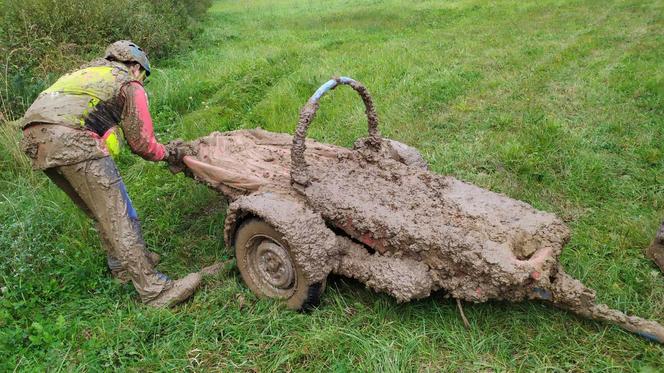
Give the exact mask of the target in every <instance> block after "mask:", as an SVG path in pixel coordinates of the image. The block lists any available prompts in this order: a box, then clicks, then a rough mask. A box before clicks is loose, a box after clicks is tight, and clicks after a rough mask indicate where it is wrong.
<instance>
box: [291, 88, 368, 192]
mask: <svg viewBox="0 0 664 373" xmlns="http://www.w3.org/2000/svg"><path fill="white" fill-rule="evenodd" d="M339 84H346V85H349V86H351V88H353V89H354V90H355V91H356V92H357V93H358V94H359V95H360V97H361V98H362V101H363V102H364V106H365V109H366V110H365V112H366V114H367V121H368V122H369V138H370V139H371V142H372V143H374V144H379V143H380V133H379V132H378V115H377V114H376V109H375V107H374V104H373V100H372V99H371V95H370V94H369V91H368V90H367V89H366V87H364V86H363V85H362V83H360V82H358V81H356V80H354V79H351V78H348V77H345V76H342V77H338V78H333V79H330V80H329V81H327V83H325V84H323V85H322V86H320V88H318V90H316V92H315V93H314V94H313V95H312V96H311V97H310V98H309V100H308V101H307V103H306V104H305V105H304V106H303V107H302V110H300V119H299V121H298V122H297V129H296V130H295V135H294V136H293V147H292V149H291V181H292V182H293V183H295V184H299V185H302V186H306V185H309V183H310V179H309V175H308V174H307V162H306V161H305V159H304V151H305V150H306V148H307V146H306V144H305V139H306V138H307V130H308V129H309V125H310V124H311V122H312V121H313V120H314V117H315V116H316V111H318V108H319V107H320V104H319V102H318V101H319V100H320V99H321V97H323V95H325V93H327V92H328V91H330V90H332V89H334V88H336V87H337V86H338V85H339Z"/></svg>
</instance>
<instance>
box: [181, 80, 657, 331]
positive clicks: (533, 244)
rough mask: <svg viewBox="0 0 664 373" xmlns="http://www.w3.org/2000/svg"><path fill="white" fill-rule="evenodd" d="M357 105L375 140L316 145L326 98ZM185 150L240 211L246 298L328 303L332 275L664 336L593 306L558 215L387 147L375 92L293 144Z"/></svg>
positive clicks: (414, 294)
mask: <svg viewBox="0 0 664 373" xmlns="http://www.w3.org/2000/svg"><path fill="white" fill-rule="evenodd" d="M340 84H345V85H349V86H350V87H352V88H353V89H354V90H355V91H357V92H358V93H359V95H360V96H361V98H362V100H363V101H364V104H365V106H366V113H367V116H368V119H369V120H368V122H369V135H368V137H366V138H362V139H359V140H357V142H356V143H355V145H354V147H353V149H346V148H342V147H337V146H333V145H327V144H321V143H317V142H314V141H311V140H306V134H307V129H308V127H309V125H310V123H311V121H312V120H313V118H314V116H315V114H316V110H317V109H318V106H319V100H320V98H321V97H322V96H323V95H324V94H325V93H326V92H328V91H329V90H331V89H333V88H335V87H336V86H338V85H340ZM188 146H189V147H190V148H191V149H193V151H194V153H195V155H193V156H188V157H185V164H186V165H187V168H188V174H189V175H191V176H193V177H195V178H196V179H197V180H199V181H201V182H204V183H206V184H207V185H209V186H210V187H212V188H214V189H216V190H218V191H220V192H222V193H223V194H224V195H226V196H227V197H228V198H229V200H230V201H231V203H230V205H229V211H228V215H227V218H226V222H225V238H226V242H227V244H229V245H232V247H233V248H234V249H235V254H236V257H237V263H238V267H239V269H240V272H241V274H242V278H243V279H244V281H245V282H246V284H247V286H249V288H250V289H251V290H252V291H253V292H254V293H256V294H257V295H258V296H261V297H268V298H278V299H283V300H284V302H285V303H286V304H287V305H288V307H289V308H292V309H309V308H311V307H314V306H316V305H317V304H318V302H319V300H320V296H321V293H322V292H323V290H324V288H325V280H326V278H327V276H328V275H329V274H330V273H336V274H340V275H343V276H347V277H352V278H355V279H357V280H359V281H361V282H363V283H364V284H366V285H367V286H368V287H370V288H372V289H374V290H376V291H379V292H385V293H388V294H390V295H391V296H393V297H394V298H396V299H397V300H398V301H399V302H405V301H409V300H412V299H419V298H423V297H427V296H429V295H430V294H431V292H432V291H435V290H439V289H443V290H444V291H446V292H447V294H449V296H451V297H454V298H457V299H462V300H465V301H470V302H485V301H487V300H490V299H496V300H508V301H514V302H516V301H521V300H524V299H537V300H542V301H545V302H548V303H551V304H553V305H555V306H557V307H560V308H564V309H567V310H569V311H572V312H574V313H576V314H579V315H582V316H585V317H589V318H592V319H596V320H605V321H609V322H612V323H615V324H617V325H619V326H621V327H623V328H625V329H627V330H629V331H631V332H634V333H637V334H639V335H641V336H644V337H646V338H648V339H651V340H653V341H657V342H660V343H664V327H662V326H661V325H660V324H658V323H657V322H655V321H649V320H645V319H641V318H638V317H633V316H626V315H625V314H623V313H621V312H620V311H617V310H613V309H610V308H608V307H607V306H605V305H601V304H596V303H595V294H594V291H592V290H591V289H588V288H586V287H585V286H583V285H582V284H581V283H580V282H579V281H577V280H575V279H573V278H571V277H570V276H569V275H567V274H566V273H565V272H564V270H563V269H562V267H561V266H560V264H559V263H558V258H559V256H560V253H561V251H562V249H563V247H564V245H565V244H566V243H567V241H568V238H569V230H568V228H567V227H566V226H565V225H564V224H563V223H562V221H560V220H559V219H558V218H557V217H556V216H554V215H552V214H549V213H545V212H542V211H538V210H536V209H534V208H533V207H531V206H530V205H528V204H526V203H523V202H520V201H516V200H514V199H511V198H508V197H506V196H503V195H500V194H497V193H493V192H490V191H488V190H484V189H481V188H479V187H476V186H473V185H471V184H467V183H464V182H461V181H459V180H457V179H455V178H453V177H449V176H441V175H437V174H434V173H431V172H429V171H428V170H427V165H426V162H425V161H424V160H423V159H422V157H421V156H420V155H419V153H418V152H417V151H416V150H415V149H413V148H411V147H408V146H406V145H404V144H401V143H398V142H396V141H392V140H388V139H384V138H381V136H380V134H379V131H378V119H377V116H376V112H375V110H374V106H373V103H372V100H371V97H370V96H369V93H368V92H367V90H366V89H365V88H364V87H363V86H362V85H361V84H360V83H358V82H356V81H354V80H352V79H350V78H337V79H333V80H330V81H329V82H327V83H326V84H325V85H323V86H322V87H321V88H320V89H318V91H316V93H315V94H314V95H313V96H312V97H311V98H310V99H309V101H308V102H307V104H306V105H305V106H304V107H303V108H302V111H301V112H300V118H299V123H298V126H297V130H296V131H295V135H294V136H290V135H287V134H279V133H271V132H267V131H263V130H260V129H257V130H241V131H234V132H228V133H213V134H211V135H209V136H207V137H204V138H201V139H199V140H197V141H194V142H192V143H190V144H188Z"/></svg>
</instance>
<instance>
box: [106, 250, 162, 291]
mask: <svg viewBox="0 0 664 373" xmlns="http://www.w3.org/2000/svg"><path fill="white" fill-rule="evenodd" d="M145 256H146V257H147V258H148V262H150V264H152V267H156V266H157V264H159V261H160V260H161V256H159V254H157V253H155V252H152V251H147V252H146V253H145ZM106 263H107V264H108V269H110V270H111V276H113V278H114V279H116V280H118V281H120V283H121V284H126V283H128V282H129V281H131V276H130V275H129V272H127V270H126V269H125V268H124V267H122V263H120V260H118V259H117V258H115V257H114V256H112V255H110V254H109V255H108V256H107V257H106Z"/></svg>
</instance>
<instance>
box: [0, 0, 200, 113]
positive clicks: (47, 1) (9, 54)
mask: <svg viewBox="0 0 664 373" xmlns="http://www.w3.org/2000/svg"><path fill="white" fill-rule="evenodd" d="M210 5H211V0H148V1H142V2H135V1H130V0H114V1H105V0H86V1H83V0H7V1H5V2H3V5H2V6H1V8H0V66H1V67H2V69H1V71H0V99H1V103H2V106H1V107H0V119H3V117H4V119H15V118H16V117H18V116H20V115H21V114H22V113H23V112H24V111H25V109H26V108H27V106H28V105H29V104H30V103H31V102H32V100H33V99H34V98H35V97H36V95H37V94H38V93H39V92H40V91H41V90H43V89H44V88H46V87H47V86H48V84H49V83H50V82H51V81H52V80H53V79H54V78H55V77H57V76H59V75H60V74H62V73H64V72H66V71H69V70H72V69H73V68H75V67H77V66H78V65H80V64H81V63H82V62H84V61H85V60H86V59H89V58H90V57H92V56H95V55H99V54H100V53H101V52H102V51H103V49H104V48H105V47H106V46H107V45H108V44H109V43H111V42H113V41H115V40H120V39H131V40H133V41H135V42H136V43H138V44H139V45H141V47H142V48H144V49H145V50H146V51H148V52H149V54H150V57H156V58H160V57H164V56H166V55H168V54H169V53H172V52H173V51H176V50H178V49H182V48H183V47H184V46H185V45H186V44H187V42H188V41H189V40H191V39H192V38H193V37H194V35H196V34H197V31H198V30H199V22H198V21H199V20H200V19H201V18H202V17H203V16H204V15H205V13H206V11H207V9H208V8H209V6H210Z"/></svg>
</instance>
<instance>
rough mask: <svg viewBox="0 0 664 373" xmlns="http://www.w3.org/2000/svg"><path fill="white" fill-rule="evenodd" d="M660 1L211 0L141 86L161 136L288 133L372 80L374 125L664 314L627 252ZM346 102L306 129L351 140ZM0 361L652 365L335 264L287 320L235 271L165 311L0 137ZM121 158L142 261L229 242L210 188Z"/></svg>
mask: <svg viewBox="0 0 664 373" xmlns="http://www.w3.org/2000/svg"><path fill="white" fill-rule="evenodd" d="M662 61H664V2H662V1H636V0H632V1H568V0H565V1H563V0H551V1H497V2H484V1H472V0H458V1H417V2H415V1H412V2H411V1H408V2H407V1H389V0H388V1H379V0H371V1H369V0H367V1H342V0H330V1H295V0H282V1H217V2H216V3H215V5H214V6H213V8H212V9H211V10H210V20H209V21H208V24H207V26H206V29H205V32H204V34H202V35H201V36H200V41H199V42H198V45H197V47H196V48H194V51H192V52H190V53H188V54H186V55H183V56H180V57H178V58H174V59H172V60H170V61H168V62H167V63H166V64H162V66H156V72H155V73H154V76H153V77H151V80H152V82H151V83H150V84H149V85H148V90H149V91H150V94H151V100H152V109H153V113H154V117H155V121H156V123H157V131H158V135H159V138H160V139H161V140H162V141H167V140H171V139H174V138H177V137H183V138H185V139H193V138H196V137H198V136H202V135H205V134H207V133H209V132H211V131H215V130H216V131H225V130H233V129H238V128H254V127H257V126H261V127H263V128H265V129H268V130H271V131H280V132H292V131H293V129H294V126H295V123H296V121H297V115H298V111H299V108H300V107H301V105H302V104H304V102H305V101H306V99H307V98H308V96H309V95H310V94H311V93H312V92H313V91H314V90H315V89H316V88H317V87H318V85H320V84H321V83H323V82H324V81H325V80H327V79H328V78H329V77H330V76H333V75H347V76H351V77H354V78H356V79H358V80H360V81H362V82H363V83H365V85H366V86H367V87H368V88H369V89H370V91H371V92H372V94H373V97H374V100H375V102H376V104H377V108H378V113H379V115H380V119H381V126H382V132H383V134H384V135H385V136H388V137H391V138H394V139H396V140H400V141H403V142H406V143H408V144H410V145H413V146H415V147H417V148H419V149H420V150H421V151H422V153H423V154H424V156H425V158H427V160H428V161H429V162H430V164H431V167H432V169H433V170H434V171H436V172H440V173H444V174H451V175H454V176H456V177H458V178H460V179H463V180H466V181H469V182H473V183H476V184H478V185H480V186H483V187H485V188H489V189H491V190H494V191H498V192H502V193H505V194H507V195H509V196H511V197H514V198H517V199H521V200H524V201H526V202H528V203H531V204H533V205H534V206H535V207H537V208H540V209H543V210H547V211H551V212H554V213H556V214H558V215H559V216H561V217H562V218H564V219H565V221H566V222H567V223H568V225H569V226H570V228H571V229H572V240H571V242H570V243H569V245H568V246H567V248H566V250H565V252H564V253H563V256H562V261H563V264H564V265H565V268H566V269H567V271H568V272H570V273H571V274H572V275H574V276H575V277H577V278H579V279H580V280H582V281H584V282H585V283H586V284H587V285H588V286H590V287H592V288H594V289H596V290H597V293H598V298H599V300H600V301H602V302H605V303H607V304H609V305H610V306H612V307H615V308H618V309H620V310H623V311H626V312H629V313H633V314H637V315H640V316H644V317H649V318H653V319H658V320H659V321H660V322H664V275H663V274H662V273H660V272H659V271H658V270H656V267H655V266H654V265H653V264H652V263H651V262H650V261H648V260H647V259H646V258H645V257H644V255H643V250H644V248H645V247H646V246H647V244H648V243H649V241H650V239H651V238H652V235H653V234H654V232H655V231H656V229H657V226H658V224H659V222H660V218H662V216H663V215H664V147H663V145H662V144H664V64H663V63H662ZM365 131H366V128H365V121H364V114H363V109H362V106H361V103H360V102H359V99H358V98H357V97H356V96H355V95H354V94H353V93H352V92H350V90H344V89H339V90H336V91H334V92H333V94H331V95H330V97H326V98H325V99H324V100H323V102H322V108H321V110H320V113H319V116H318V117H317V118H316V122H315V123H314V125H313V127H312V131H311V136H312V137H314V138H316V139H318V140H320V141H325V142H331V143H335V144H339V145H345V146H348V145H350V144H351V143H352V142H353V140H354V139H355V138H356V137H358V136H360V135H362V134H364V132H365ZM0 138H2V152H0V174H1V175H0V176H1V177H0V221H1V222H2V229H1V230H0V246H1V248H2V249H1V250H0V287H2V288H3V290H2V295H1V296H0V364H2V365H0V366H2V367H4V368H7V369H9V370H11V369H13V368H15V367H17V368H18V369H19V370H39V369H40V368H49V369H51V370H58V369H61V370H76V369H80V370H105V369H112V368H122V369H130V370H183V369H190V370H195V371H205V370H224V371H228V370H258V371H282V370H298V371H329V370H334V371H340V372H343V371H458V370H461V371H472V370H484V371H491V370H494V371H517V370H524V371H531V370H550V371H612V370H631V371H662V370H663V369H664V349H663V348H662V347H660V346H657V345H654V344H651V343H648V342H646V341H644V340H642V339H640V338H638V337H636V336H634V335H631V334H628V333H626V332H624V331H622V330H621V329H619V328H617V327H614V326H611V325H606V324H602V323H596V322H592V321H587V320H583V319H580V318H578V317H575V316H573V315H570V314H568V313H566V312H564V311H560V310H555V309H552V308H548V307H546V306H544V305H542V304H539V303H534V302H526V303H520V304H508V303H498V302H490V303H485V304H477V305H473V304H466V305H465V312H466V315H467V317H468V319H469V320H470V323H471V328H470V329H468V330H466V329H464V327H463V324H462V323H461V320H460V318H459V316H458V314H457V310H456V305H455V303H454V302H453V301H452V300H449V299H445V298H444V296H443V294H434V295H433V296H431V297H430V298H428V299H425V300H422V301H418V302H412V303H407V304H397V303H396V302H395V301H394V300H393V299H391V298H390V297H388V296H385V295H379V294H375V293H373V292H371V291H368V290H366V289H364V288H363V286H362V285H361V284H358V283H356V282H354V281H351V280H347V279H343V278H332V279H331V280H330V281H329V282H328V288H327V290H326V292H325V294H324V297H323V301H322V305H321V307H320V309H318V310H316V311H315V312H313V313H312V314H309V315H303V314H297V313H292V312H288V311H286V310H284V309H282V308H281V307H280V306H279V304H277V303H275V302H271V301H266V300H258V299H256V298H255V297H254V296H253V295H252V294H251V293H250V292H249V291H248V290H247V288H246V287H245V286H244V285H243V284H242V281H241V278H240V276H239V273H238V272H237V269H236V268H235V266H233V265H231V266H230V268H229V270H228V271H226V272H224V273H223V274H221V275H219V276H217V277H214V278H208V279H206V281H205V285H204V286H203V288H201V289H200V291H199V292H198V293H197V295H196V297H195V298H194V299H193V300H192V301H191V302H189V303H186V304H185V305H183V306H181V307H178V308H176V309H175V310H173V311H168V310H161V311H160V310H152V309H149V308H146V307H143V306H141V305H140V304H138V303H137V301H136V293H135V292H134V290H133V289H132V288H131V286H120V285H118V284H116V283H114V282H113V281H112V280H111V279H110V277H109V276H108V274H107V273H106V270H105V266H104V255H103V254H102V252H101V249H100V245H99V242H98V239H97V234H96V232H95V231H94V229H93V226H92V225H91V224H90V222H88V221H87V220H86V218H85V217H84V215H83V214H82V213H80V212H78V211H77V209H76V208H75V206H74V205H73V204H72V203H70V202H69V201H68V200H67V197H66V196H65V195H64V194H63V193H61V192H60V191H59V190H58V189H57V188H56V187H55V186H54V185H52V184H51V183H49V182H48V181H47V179H46V178H45V177H43V176H41V175H38V174H34V175H32V174H30V173H29V171H27V170H26V167H25V164H23V163H21V162H19V161H17V160H16V159H15V154H16V151H15V148H14V147H13V146H12V143H13V142H14V141H15V137H13V135H12V133H11V131H8V130H4V131H3V132H1V133H0ZM119 163H120V168H121V171H122V173H123V175H124V178H125V182H126V184H127V187H128V189H129V192H130V194H131V195H132V198H133V199H134V203H135V205H136V207H137V210H138V211H139V215H140V216H141V219H142V222H143V230H144V233H145V238H146V241H147V243H148V245H149V246H150V248H151V249H152V250H155V251H157V252H159V253H161V254H162V258H163V259H162V264H160V267H159V268H160V269H161V270H162V271H164V272H166V273H168V274H171V275H173V276H179V275H183V274H186V273H188V272H190V271H193V270H197V269H199V268H200V267H202V266H203V265H208V264H211V263H212V262H214V261H215V260H222V259H228V258H231V257H232V254H231V252H230V251H229V250H228V249H227V248H226V247H225V245H224V243H223V239H222V228H223V227H222V224H223V218H224V208H225V205H224V202H223V201H222V200H221V199H220V197H219V196H218V195H216V194H215V193H214V192H212V191H210V190H208V189H207V188H205V187H204V186H201V185H198V184H196V183H195V182H193V181H192V180H189V179H186V178H185V177H184V176H182V175H177V176H173V175H171V174H169V173H168V171H166V170H165V169H164V167H163V166H162V165H155V164H150V163H147V162H144V161H142V160H140V159H138V158H137V157H134V156H130V155H128V154H125V155H124V156H123V158H122V159H121V161H120V162H119Z"/></svg>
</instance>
